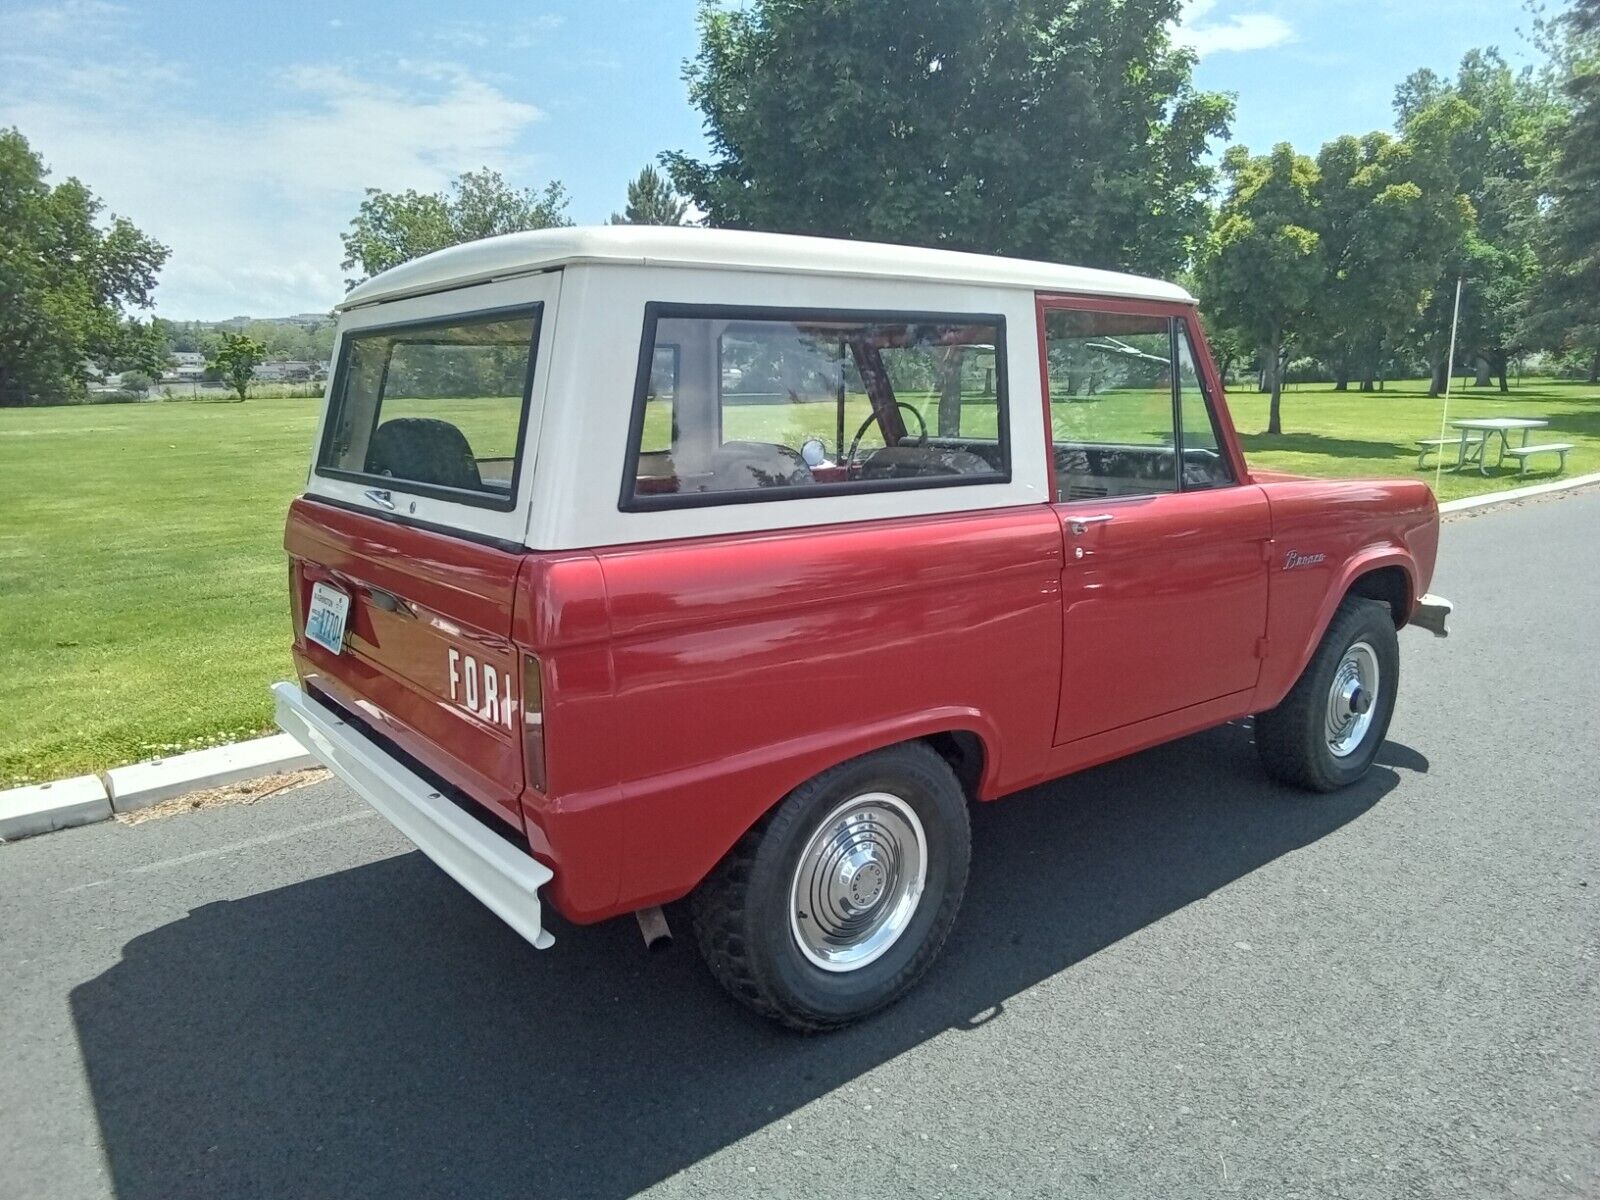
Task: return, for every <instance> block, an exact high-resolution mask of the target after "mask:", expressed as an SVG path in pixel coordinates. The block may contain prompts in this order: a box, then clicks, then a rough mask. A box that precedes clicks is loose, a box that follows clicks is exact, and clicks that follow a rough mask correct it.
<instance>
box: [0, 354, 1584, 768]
mask: <svg viewBox="0 0 1600 1200" xmlns="http://www.w3.org/2000/svg"><path fill="white" fill-rule="evenodd" d="M917 401H918V403H919V407H928V408H929V409H930V424H931V423H932V422H931V415H932V414H931V410H932V408H933V407H936V406H935V405H933V404H932V402H931V401H930V400H929V399H928V398H925V397H918V398H917ZM1230 404H1231V407H1232V409H1233V412H1234V416H1235V422H1236V424H1237V425H1238V427H1239V431H1240V434H1241V435H1242V438H1243V442H1244V446H1245V452H1246V454H1247V456H1248V457H1249V459H1250V461H1251V462H1252V463H1253V464H1256V465H1258V466H1263V467H1272V468H1276V469H1279V470H1287V471H1297V472H1301V473H1304V474H1309V475H1399V476H1406V477H1413V478H1418V477H1420V478H1426V479H1427V480H1428V481H1430V482H1431V481H1432V479H1433V471H1432V469H1431V468H1430V469H1429V470H1428V471H1426V472H1418V471H1417V470H1416V448H1415V440H1416V439H1417V438H1419V437H1437V436H1438V428H1439V403H1438V401H1437V400H1429V399H1427V397H1426V395H1425V393H1424V389H1423V388H1422V387H1420V386H1419V385H1414V384H1402V385H1391V387H1390V388H1389V389H1388V390H1387V391H1386V392H1383V393H1380V394H1376V395H1361V394H1360V393H1358V392H1350V393H1347V394H1335V393H1333V392H1332V391H1331V389H1329V388H1327V387H1304V388H1297V389H1293V390H1290V391H1288V392H1287V393H1285V395H1284V399H1283V421H1284V426H1285V428H1286V429H1289V430H1291V431H1292V432H1290V433H1287V434H1284V435H1283V436H1281V437H1273V438H1269V437H1267V436H1266V435H1265V434H1263V433H1261V432H1260V431H1261V430H1262V429H1264V428H1265V427H1266V398H1265V397H1263V396H1259V395H1257V394H1256V393H1255V392H1253V391H1248V390H1244V389H1239V390H1236V391H1235V392H1234V393H1233V394H1232V396H1231V397H1230ZM1056 407H1057V408H1058V409H1061V408H1064V407H1065V406H1064V405H1057V406H1056ZM317 408H318V402H317V401H316V400H307V399H252V400H250V401H249V402H248V403H246V404H242V405H235V404H215V403H185V402H175V403H165V404H136V405H98V406H92V407H81V408H49V409H0V481H3V482H0V487H3V489H4V490H3V492H0V496H3V499H0V631H3V636H0V787H3V786H9V785H11V784H16V783H23V782H28V781H31V780H38V779H51V778H57V777H60V776H63V775H71V774H75V773H79V772H85V771H98V770H103V769H105V768H107V767H110V766H115V765H117V764H119V763H123V762H129V761H133V760H136V759H140V758H146V757H150V756H152V755H161V754H169V753H176V752H178V751H181V750H186V749H191V748H195V747H198V746H204V745H210V744H214V743H216V742H222V741H230V740H234V739H237V738H240V737H245V736H249V735H251V734H255V733H259V732H262V731H264V730H266V729H267V728H268V727H269V726H270V723H271V706H270V704H269V703H268V698H267V692H266V686H267V684H268V683H270V682H271V681H272V680H274V679H278V678H282V677H284V676H285V675H287V674H288V672H289V670H290V665H289V654H288V638H289V634H288V600H287V594H286V593H287V588H286V573H285V566H284V560H283V551H282V549H281V544H280V543H281V537H282V529H283V515H284V509H285V507H286V506H287V505H288V502H289V500H290V498H291V497H293V496H294V495H295V494H296V493H297V492H298V491H299V490H300V488H301V486H302V484H303V483H304V481H305V476H306V463H307V459H308V454H309V450H310V443H311V436H312V430H313V428H314V425H315V421H316V414H317ZM857 408H859V410H860V412H861V415H863V416H864V415H865V405H864V403H862V404H859V405H857V406H856V408H852V410H851V416H852V420H851V422H850V423H851V424H852V425H853V424H854V417H855V413H856V411H857ZM983 411H984V410H983V409H982V406H979V405H972V406H970V409H969V414H967V415H970V423H971V424H972V425H973V428H972V429H970V430H968V432H970V433H973V434H977V435H979V436H982V434H983V433H984V432H992V427H991V429H989V430H984V429H980V428H978V423H979V422H980V421H982V420H984V419H985V416H984V415H983ZM987 413H988V414H989V415H988V416H987V420H989V421H990V422H992V420H993V416H992V413H993V406H992V405H990V406H988V408H987ZM1451 414H1452V415H1453V416H1462V417H1468V416H1536V417H1547V418H1549V419H1550V421H1551V427H1550V429H1549V430H1547V431H1544V432H1543V433H1541V434H1536V435H1535V437H1536V439H1537V440H1560V441H1568V442H1574V443H1576V444H1577V446H1578V449H1577V450H1575V451H1574V452H1573V453H1572V455H1571V457H1570V458H1569V460H1568V464H1567V472H1566V473H1567V474H1568V475H1577V474H1582V473H1586V472H1590V471H1597V470H1600V388H1594V387H1584V386H1581V385H1573V384H1564V383H1550V382H1544V381H1536V382H1529V383H1526V384H1524V385H1523V386H1522V387H1520V388H1518V389H1516V390H1515V391H1513V392H1512V393H1511V394H1510V395H1509V396H1504V397H1502V396H1501V395H1500V394H1499V393H1498V392H1488V391H1483V390H1477V389H1467V390H1466V391H1464V392H1461V393H1459V394H1457V395H1456V396H1455V397H1454V398H1453V400H1452V403H1451ZM791 416H792V414H791ZM1058 416H1060V417H1061V419H1063V420H1066V419H1068V417H1069V416H1070V414H1067V413H1061V414H1058ZM753 417H754V414H752V418H753ZM763 418H764V419H766V420H772V419H787V418H785V416H784V414H783V412H782V409H781V408H778V407H775V406H769V407H768V408H767V410H766V412H765V413H763ZM758 423H759V422H758ZM968 423H969V422H968V420H966V419H964V421H963V424H964V425H966V424H968ZM753 428H754V426H753ZM853 432H854V429H853V428H851V429H849V430H847V435H846V436H849V434H851V433H853ZM829 442H830V445H831V442H832V437H831V436H830V437H829ZM1553 467H1554V462H1553V460H1552V461H1550V462H1548V463H1545V464H1541V468H1540V470H1539V471H1538V472H1537V473H1535V474H1534V475H1533V476H1531V479H1532V480H1535V481H1536V480H1540V479H1549V478H1552V477H1553V476H1554V472H1553V470H1552V468H1553ZM1515 485H1516V479H1515V477H1514V472H1513V471H1512V469H1511V467H1510V466H1509V465H1508V467H1507V468H1506V469H1505V470H1503V471H1500V472H1497V473H1492V475H1491V477H1490V478H1487V479H1485V478H1483V477H1481V476H1479V475H1478V474H1477V473H1476V472H1473V473H1470V474H1466V475H1459V476H1458V475H1455V474H1453V473H1451V472H1448V471H1447V472H1445V474H1444V477H1443V483H1442V487H1441V492H1442V495H1443V498H1445V499H1450V498H1453V497H1456V496H1463V495H1469V494H1473V493H1478V492H1486V491H1493V490H1497V489H1501V488H1505V487H1510V486H1515Z"/></svg>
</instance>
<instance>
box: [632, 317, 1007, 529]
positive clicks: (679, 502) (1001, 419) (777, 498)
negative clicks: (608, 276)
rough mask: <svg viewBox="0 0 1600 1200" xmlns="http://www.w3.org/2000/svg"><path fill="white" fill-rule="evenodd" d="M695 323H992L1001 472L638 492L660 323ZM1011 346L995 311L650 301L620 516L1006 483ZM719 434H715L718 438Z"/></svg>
mask: <svg viewBox="0 0 1600 1200" xmlns="http://www.w3.org/2000/svg"><path fill="white" fill-rule="evenodd" d="M696 318H700V319H705V320H724V321H791V322H797V323H804V322H806V321H840V322H844V321H859V322H862V323H868V322H878V323H881V324H906V325H912V324H919V325H921V324H927V325H932V324H963V325H979V324H982V325H992V326H993V327H994V329H995V360H996V361H995V406H996V419H995V428H996V433H997V438H998V441H999V447H1000V463H1001V466H1000V469H999V470H998V471H995V472H992V473H990V474H987V475H953V476H936V477H932V478H924V479H863V480H857V481H856V482H854V483H813V484H801V485H799V486H797V487H785V488H750V489H745V490H740V491H737V492H696V493H693V494H689V495H684V494H679V493H664V494H662V495H639V494H638V493H637V491H636V488H637V486H638V478H639V439H640V438H641V436H642V435H643V432H644V405H645V395H646V393H647V392H648V391H649V387H650V362H651V358H652V354H653V351H654V348H655V341H656V336H655V335H656V324H657V322H659V321H662V320H677V319H686V320H693V319H696ZM1009 351H1010V347H1009V344H1008V342H1007V338H1006V319H1005V317H1004V315H1002V314H1000V313H974V312H965V313H961V312H929V311H923V310H917V309H907V310H901V309H862V308H830V307H822V308H805V307H788V306H768V305H748V304H683V303H678V302H674V301H661V300H651V301H648V302H646V304H645V306H644V323H643V326H642V328H641V330H640V334H639V363H638V367H637V369H636V371H635V375H634V386H633V413H632V415H631V417H630V418H629V421H628V444H627V453H626V455H625V458H624V461H623V464H622V486H621V489H620V491H619V494H618V498H617V509H618V511H620V512H627V513H637V512H660V511H664V510H671V509H683V508H720V507H722V506H724V505H729V504H772V503H781V502H784V501H789V500H815V499H819V498H822V497H827V496H862V495H875V494H878V493H882V492H913V491H937V490H940V489H943V488H953V487H977V486H993V485H995V484H1008V483H1010V482H1011V479H1012V471H1011V468H1012V459H1011V388H1010V374H1009V372H1010V363H1009V360H1010V353H1009ZM721 391H722V383H721V379H720V371H719V378H718V381H717V392H718V395H717V420H718V423H719V426H720V422H721V420H722V397H721ZM719 436H720V435H719Z"/></svg>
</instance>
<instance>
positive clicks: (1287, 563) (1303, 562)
mask: <svg viewBox="0 0 1600 1200" xmlns="http://www.w3.org/2000/svg"><path fill="white" fill-rule="evenodd" d="M1327 560H1328V556H1327V555H1326V554H1301V553H1300V551H1298V550H1291V551H1289V553H1288V554H1285V555H1284V556H1283V569H1284V570H1285V571H1292V570H1294V569H1295V568H1296V567H1314V566H1316V565H1317V564H1318V563H1319V562H1326V561H1327Z"/></svg>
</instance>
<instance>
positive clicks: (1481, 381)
mask: <svg viewBox="0 0 1600 1200" xmlns="http://www.w3.org/2000/svg"><path fill="white" fill-rule="evenodd" d="M1472 386H1473V387H1488V386H1489V360H1488V359H1487V358H1486V357H1484V356H1483V355H1481V354H1480V355H1478V363H1477V368H1476V370H1475V372H1474V374H1473V376H1472Z"/></svg>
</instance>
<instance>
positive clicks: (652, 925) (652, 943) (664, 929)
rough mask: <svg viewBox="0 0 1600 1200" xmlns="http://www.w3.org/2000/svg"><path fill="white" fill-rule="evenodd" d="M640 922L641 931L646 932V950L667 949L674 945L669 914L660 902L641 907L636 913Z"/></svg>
mask: <svg viewBox="0 0 1600 1200" xmlns="http://www.w3.org/2000/svg"><path fill="white" fill-rule="evenodd" d="M633 915H634V918H635V919H636V920H637V921H638V922H639V932H640V933H642V934H644V948H645V949H646V950H665V949H666V948H667V947H668V946H670V945H672V930H671V929H670V928H669V927H668V925H667V915H666V914H665V913H664V912H662V911H661V906H660V905H659V904H657V905H654V906H652V907H650V908H641V909H639V910H638V911H637V912H635V913H634V914H633Z"/></svg>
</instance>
